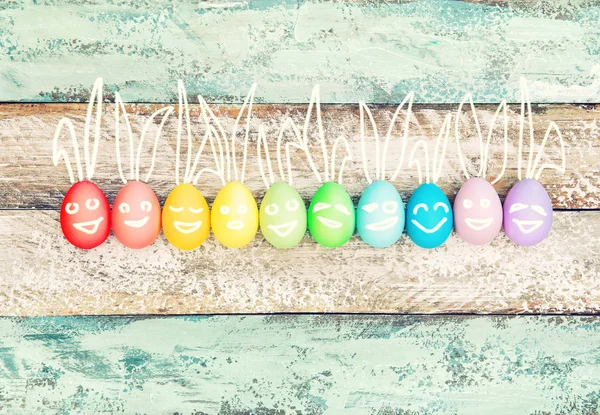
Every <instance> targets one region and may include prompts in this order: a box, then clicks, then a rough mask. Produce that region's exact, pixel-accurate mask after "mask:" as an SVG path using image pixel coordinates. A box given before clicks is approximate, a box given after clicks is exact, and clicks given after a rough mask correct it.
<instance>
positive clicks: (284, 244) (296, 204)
mask: <svg viewBox="0 0 600 415" xmlns="http://www.w3.org/2000/svg"><path fill="white" fill-rule="evenodd" d="M287 125H291V126H293V127H294V131H296V132H297V131H298V130H297V129H296V128H295V125H294V124H293V121H292V120H291V119H290V118H288V119H287V120H286V121H285V123H284V125H283V127H282V128H281V131H280V133H279V138H278V140H277V161H278V163H277V164H278V165H279V175H280V176H281V180H280V181H277V182H276V181H275V177H274V176H275V175H274V173H273V169H272V167H271V158H270V155H269V149H268V147H267V137H266V133H265V128H264V125H262V124H261V126H260V127H259V130H258V140H257V155H258V168H259V171H260V174H261V176H262V179H263V182H264V183H265V186H266V188H267V192H266V193H265V196H264V197H263V200H262V203H261V204H260V220H259V222H260V230H261V232H262V234H263V236H264V237H265V239H266V240H267V241H268V242H269V243H270V244H271V245H273V246H274V247H276V248H280V249H286V248H292V247H294V246H296V245H297V244H298V242H300V241H301V240H302V238H303V237H304V235H305V234H306V206H305V205H304V201H303V200H302V198H301V197H300V194H298V191H297V190H296V189H295V188H294V186H293V178H292V166H291V161H290V147H295V148H296V149H298V150H303V143H302V138H301V137H300V136H299V134H298V135H297V139H298V140H299V141H300V144H299V145H298V144H293V143H289V142H288V143H286V145H285V148H286V156H287V157H286V158H287V168H288V180H287V182H286V181H285V173H284V171H283V163H282V161H281V146H282V136H283V132H284V130H285V128H286V126H287ZM261 147H264V153H265V160H266V164H267V172H268V177H267V174H265V169H264V167H263V162H262V150H261Z"/></svg>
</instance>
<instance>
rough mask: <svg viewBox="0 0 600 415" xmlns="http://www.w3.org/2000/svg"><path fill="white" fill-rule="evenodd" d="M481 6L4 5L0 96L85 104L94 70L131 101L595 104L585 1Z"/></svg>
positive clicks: (67, 1) (29, 0) (598, 49)
mask: <svg viewBox="0 0 600 415" xmlns="http://www.w3.org/2000/svg"><path fill="white" fill-rule="evenodd" d="M484 3H488V4H475V3H471V2H461V1H455V0H422V1H414V2H399V3H397V2H387V1H375V2H373V1H367V0H359V1H347V2H337V1H335V2H334V1H302V0H300V1H286V0H282V1H276V0H249V1H243V2H242V1H238V0H231V1H225V0H223V1H221V2H219V1H216V0H211V1H198V0H183V1H179V0H177V1H175V0H157V1H139V0H123V1H114V0H94V1H87V2H81V1H78V0H52V1H50V0H9V1H3V2H1V3H0V101H60V102H65V101H85V100H87V99H88V96H89V89H90V88H91V85H92V83H93V81H94V79H95V78H96V76H99V75H101V76H103V77H104V78H105V80H106V83H107V88H108V90H109V91H116V90H119V91H120V92H121V95H122V96H123V98H124V99H125V100H126V101H135V102H138V101H151V102H157V101H158V102H162V101H171V102H172V101H174V100H176V81H177V79H178V78H182V79H183V80H184V81H185V84H186V87H187V91H188V92H189V94H190V95H191V96H192V97H193V99H194V101H195V95H197V94H202V95H204V96H205V97H206V98H207V99H208V100H209V101H213V102H229V101H236V102H240V101H241V100H242V98H243V97H244V96H245V95H246V93H247V91H248V89H249V87H250V85H251V84H252V82H258V84H259V86H258V91H257V100H258V101H262V102H269V103H297V102H308V99H309V96H310V91H311V88H312V85H313V84H315V83H320V84H321V85H322V89H321V90H322V98H323V102H332V103H349V102H352V103H356V102H358V100H361V99H362V100H365V101H367V102H377V103H394V102H400V101H401V99H402V98H403V97H404V95H405V94H406V93H407V92H408V91H409V90H414V91H415V93H416V99H417V101H418V102H427V103H449V102H457V101H459V100H460V99H461V98H462V96H463V95H464V93H465V91H467V90H468V91H471V92H472V93H473V95H474V97H475V100H476V101H479V102H499V101H500V100H501V99H503V98H507V99H508V100H509V101H518V95H517V93H518V86H519V85H518V83H519V77H521V76H526V77H527V78H528V79H529V80H530V81H531V82H532V83H531V85H530V90H531V99H532V100H533V101H534V102H600V29H599V27H600V26H599V25H598V22H599V21H600V7H599V6H597V5H596V6H595V7H593V5H594V4H595V3H596V2H587V1H570V2H567V1H565V0H552V1H545V2H543V4H542V5H540V4H541V3H542V2H519V1H508V2H506V1H503V2H494V1H488V2H484ZM496 3H498V4H500V6H499V5H498V4H496ZM512 3H514V6H515V7H506V5H507V4H509V5H512ZM538 3H540V4H538ZM108 99H112V96H111V94H110V93H108Z"/></svg>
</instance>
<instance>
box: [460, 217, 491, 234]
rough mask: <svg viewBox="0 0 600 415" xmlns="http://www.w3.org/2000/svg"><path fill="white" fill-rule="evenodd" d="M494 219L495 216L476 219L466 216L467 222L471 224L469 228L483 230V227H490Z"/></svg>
mask: <svg viewBox="0 0 600 415" xmlns="http://www.w3.org/2000/svg"><path fill="white" fill-rule="evenodd" d="M493 221H494V218H487V219H475V218H466V219H465V223H466V224H467V225H468V226H469V228H471V229H473V230H474V231H481V230H483V229H486V228H489V227H490V226H491V224H492V222H493Z"/></svg>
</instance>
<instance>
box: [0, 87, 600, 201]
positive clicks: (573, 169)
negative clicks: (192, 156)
mask: <svg viewBox="0 0 600 415" xmlns="http://www.w3.org/2000/svg"><path fill="white" fill-rule="evenodd" d="M190 99H193V100H195V98H193V97H190ZM86 107H87V106H86V105H84V104H4V105H0V148H1V149H2V151H0V208H5V209H15V208H19V209H29V208H36V209H58V208H59V207H60V204H61V203H62V199H63V196H64V194H65V193H66V191H67V190H68V189H69V187H70V183H69V179H68V175H67V171H66V168H65V165H64V163H63V162H62V161H61V163H60V164H59V166H56V167H55V166H53V164H52V136H53V135H54V131H55V128H56V124H57V123H58V121H59V119H60V118H61V117H63V116H68V117H70V118H72V119H73V120H74V122H75V127H76V130H77V134H78V137H79V138H80V139H81V138H82V136H83V129H84V120H85V111H86ZM157 108H158V107H157V106H155V105H129V106H128V109H127V110H128V112H129V113H130V115H131V120H132V124H133V126H134V130H135V134H134V135H135V137H136V138H137V137H138V134H139V129H141V127H142V126H143V124H144V123H145V122H146V120H147V118H148V116H149V114H150V113H151V112H152V111H154V110H156V109H157ZM213 108H214V109H215V112H216V114H217V116H218V117H219V119H220V120H221V121H222V123H223V126H224V128H225V130H226V131H227V132H230V131H231V130H232V128H233V123H234V120H235V117H236V116H237V115H238V111H239V107H238V106H213ZM599 109H600V108H599V107H598V106H597V105H588V106H575V105H536V106H534V112H535V114H534V128H535V135H536V149H537V148H538V146H539V143H540V141H541V139H542V136H543V135H544V132H545V131H546V128H547V127H548V125H549V123H550V121H555V122H556V123H557V124H558V125H559V127H560V129H561V131H562V134H563V137H564V139H565V144H566V161H567V171H566V173H565V174H561V173H559V172H556V171H553V170H545V171H544V173H543V174H542V176H541V178H540V181H541V182H542V184H543V185H544V186H545V188H546V189H547V191H548V192H549V195H550V198H551V200H552V203H553V205H554V208H556V209H597V208H600V168H599V164H598V159H599V158H600V140H599V138H600V125H599V123H598V114H599ZM394 110H395V107H391V106H379V107H373V114H374V116H375V119H376V123H377V127H378V131H379V134H380V135H382V136H383V135H385V132H386V131H387V129H388V126H389V124H390V120H391V117H392V114H393V111H394ZM456 110H457V105H444V106H431V105H429V106H417V107H416V108H415V111H414V113H415V116H416V118H415V119H416V122H413V123H412V125H411V128H410V138H409V140H408V142H407V156H406V157H405V159H404V163H403V167H402V170H401V173H400V175H399V176H398V178H397V180H395V181H394V182H393V184H394V185H395V186H396V187H397V188H398V190H399V191H400V192H401V194H402V197H403V199H404V200H405V201H406V200H408V197H409V196H410V195H411V194H412V192H413V191H414V189H415V188H416V187H417V186H418V181H417V175H416V170H415V169H414V168H409V167H408V160H407V159H408V154H409V152H410V150H411V148H412V146H413V144H414V143H415V142H416V140H417V139H420V138H426V139H428V142H429V145H430V147H429V148H430V153H432V150H433V144H434V142H435V138H436V137H437V135H438V132H439V130H440V127H441V124H442V121H443V118H444V116H445V115H446V114H448V113H449V112H453V113H456ZM495 110H496V107H495V106H490V105H487V106H486V105H482V106H478V112H477V114H478V117H479V120H480V123H481V126H482V132H483V135H484V137H485V136H487V132H488V129H489V124H490V122H491V118H492V115H493V113H494V111H495ZM518 111H519V105H511V106H510V111H509V114H510V116H509V118H510V120H509V147H508V163H507V165H508V167H507V171H506V174H505V176H504V177H503V178H502V180H500V181H499V182H498V184H497V185H496V190H497V191H498V193H499V194H500V195H501V197H504V196H505V195H506V193H507V192H508V190H509V189H510V187H511V186H512V185H513V184H514V183H516V181H517V154H518V151H517V148H518V131H519V113H518ZM112 112H113V107H112V105H106V106H105V113H104V118H103V121H104V122H103V128H102V138H101V139H100V144H99V155H98V162H97V167H96V172H95V176H94V181H95V182H96V183H97V184H98V185H99V186H100V187H101V188H102V190H103V191H104V192H105V193H106V195H107V196H108V198H109V201H111V202H112V200H113V199H114V197H115V196H116V194H117V192H118V191H119V190H120V189H121V187H122V182H121V180H120V179H119V174H118V170H117V165H116V161H115V139H114V134H115V133H114V132H115V126H114V116H113V113H112ZM288 116H289V117H292V118H293V119H294V120H295V121H296V122H297V124H298V126H300V128H302V126H303V124H304V118H305V116H306V105H256V106H255V107H254V111H253V118H252V124H251V130H250V140H251V143H250V146H249V156H248V168H247V172H246V184H247V185H248V187H249V188H250V190H251V191H252V192H253V194H254V195H255V197H256V198H257V199H258V200H260V199H261V198H262V195H263V194H264V191H265V187H264V184H263V181H262V179H261V176H260V174H259V171H258V168H257V165H258V160H257V153H256V137H257V131H258V126H259V124H260V123H261V122H263V123H265V124H266V129H267V138H268V142H269V148H270V150H271V156H272V159H273V163H274V165H276V163H275V161H274V160H275V144H276V139H277V134H278V131H279V129H280V128H281V126H282V124H283V123H284V120H285V118H286V117H288ZM192 120H193V122H192V134H193V139H194V143H193V146H194V147H193V148H194V151H196V150H197V148H198V146H199V142H200V140H201V138H202V136H203V131H204V125H203V123H201V122H200V120H199V112H198V107H197V106H192ZM460 120H461V129H460V131H461V136H462V138H461V143H462V144H461V148H462V151H463V153H464V154H465V159H466V163H467V167H468V168H469V171H470V174H474V173H476V171H477V170H478V168H479V162H480V160H479V145H478V141H477V139H476V135H475V127H474V126H475V124H474V120H473V117H472V115H471V114H470V113H469V112H467V111H463V112H462V113H461V114H460ZM403 121H404V118H403V117H400V118H399V119H398V121H397V122H396V124H395V129H394V130H393V131H394V134H393V137H392V140H391V144H390V151H389V152H388V155H387V172H388V177H389V175H390V174H391V173H392V171H393V170H394V169H395V168H396V166H397V165H398V163H399V159H400V153H401V134H402V131H401V126H402V123H403ZM323 122H324V128H325V136H326V138H327V140H328V142H329V145H328V147H329V149H330V150H331V144H332V143H333V141H334V139H335V138H337V137H338V136H340V135H343V136H345V137H347V138H348V140H349V142H350V147H351V150H352V153H353V155H354V158H353V161H352V162H350V163H348V164H347V166H346V169H345V173H344V186H345V187H346V189H347V190H348V191H349V193H350V194H351V196H352V197H353V198H355V199H357V198H358V197H359V196H360V195H361V194H362V192H363V190H364V189H365V188H366V186H367V181H366V179H365V177H364V173H363V165H362V160H361V151H360V132H359V131H360V128H359V126H360V122H359V114H358V106H357V105H345V106H323ZM310 125H311V130H310V131H313V127H314V123H311V124H310ZM153 128H154V129H156V128H157V127H156V126H154V127H153ZM150 131H151V132H153V131H155V130H152V129H151V130H150ZM501 131H502V126H501V124H500V123H498V124H496V127H495V128H494V130H493V133H494V134H493V139H492V145H491V146H490V161H489V163H488V167H489V175H488V178H494V177H495V176H496V175H497V174H498V173H499V172H500V169H501V165H502V157H503V150H502V141H501V135H500V134H501ZM125 134H126V133H125V131H124V130H123V131H122V136H123V137H125ZM176 136H177V117H176V116H175V115H173V116H171V118H170V119H169V121H167V123H166V125H165V128H164V130H163V135H162V138H161V141H160V142H159V148H158V150H157V156H156V167H155V169H154V173H153V175H152V178H151V179H150V185H151V187H152V188H153V190H154V191H155V192H156V194H157V195H158V197H159V199H160V200H161V201H164V199H165V198H166V197H167V195H168V194H169V192H170V191H171V190H172V189H173V187H174V185H175V158H176ZM286 137H287V138H289V137H291V136H290V135H286ZM61 143H62V145H63V146H64V147H65V148H67V150H69V149H70V148H71V147H70V141H68V138H67V137H66V135H65V137H64V139H63V140H62V142H61ZM147 144H148V145H147V148H146V149H145V151H143V152H142V158H141V160H142V163H141V165H142V172H144V171H145V169H147V168H148V166H149V164H150V159H151V152H150V148H151V143H150V141H148V142H147ZM309 144H310V148H311V153H312V155H313V157H314V159H315V161H316V163H317V166H318V167H319V170H320V171H321V172H322V171H323V157H322V154H321V152H320V148H319V145H318V142H317V141H316V135H314V134H312V133H311V137H310V142H309ZM374 148H375V146H374V138H373V132H372V130H371V129H370V128H367V162H368V169H369V171H370V172H371V174H373V173H374V171H375V156H374V155H375V151H374ZM559 148H560V147H559V144H558V140H557V139H556V137H555V136H551V137H550V140H549V141H548V143H547V145H546V149H545V156H544V157H543V158H542V163H543V162H546V161H547V162H554V163H557V162H560V159H559ZM207 149H208V147H207ZM528 150H529V148H528V146H526V148H525V152H524V157H523V159H524V160H525V161H526V158H527V155H528ZM121 151H122V153H123V154H124V156H126V155H127V154H128V151H127V149H126V147H125V146H122V147H121ZM71 153H72V151H71ZM181 153H182V157H184V156H185V154H186V147H185V146H184V147H182V151H181ZM236 154H237V160H238V164H241V162H240V160H241V156H242V152H241V146H238V147H237V148H236ZM341 154H343V148H342V153H341ZM71 159H73V155H72V154H71ZM340 159H341V157H340V156H338V161H339V160H340ZM124 160H125V165H124V167H125V169H126V171H128V170H127V169H128V168H129V163H128V158H125V159H124ZM200 165H201V166H202V167H208V166H211V167H212V166H213V164H212V158H211V155H210V153H209V152H208V151H207V152H205V154H203V155H202V158H201V159H200ZM292 165H293V168H294V185H295V187H296V188H297V189H298V191H299V192H300V194H301V195H302V197H303V198H304V199H305V200H306V201H308V200H309V199H310V198H311V197H312V195H313V194H314V192H315V191H316V190H317V188H318V187H319V182H318V181H317V179H316V178H315V175H314V174H313V173H312V172H311V170H310V169H309V168H308V167H307V162H306V158H305V156H304V155H303V154H302V153H301V152H297V151H296V152H293V153H292ZM337 166H339V162H338V163H337ZM464 181H465V177H464V175H463V173H462V169H461V167H460V165H459V159H458V153H457V147H456V144H455V137H454V129H452V135H451V137H450V144H449V145H448V150H447V156H446V162H445V164H444V167H443V169H442V174H441V178H440V180H439V182H438V185H440V187H441V188H442V189H443V190H444V191H445V193H446V194H447V195H449V197H450V198H451V200H452V199H453V197H454V195H455V194H456V192H457V191H458V189H459V188H460V186H461V185H462V183H464ZM198 187H199V188H200V190H201V191H202V193H203V194H204V195H205V197H206V198H207V199H208V200H213V199H214V197H215V196H216V194H217V192H218V190H219V189H220V188H221V183H220V181H219V180H218V179H217V178H216V176H210V175H207V176H203V178H202V180H201V182H200V183H199V185H198Z"/></svg>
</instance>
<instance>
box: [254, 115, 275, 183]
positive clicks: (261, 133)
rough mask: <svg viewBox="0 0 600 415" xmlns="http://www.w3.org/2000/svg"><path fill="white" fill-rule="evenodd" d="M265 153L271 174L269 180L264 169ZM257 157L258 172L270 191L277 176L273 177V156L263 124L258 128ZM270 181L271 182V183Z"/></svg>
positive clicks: (268, 170)
mask: <svg viewBox="0 0 600 415" xmlns="http://www.w3.org/2000/svg"><path fill="white" fill-rule="evenodd" d="M263 147H264V153H265V160H266V161H267V172H268V174H269V178H267V175H266V174H265V169H264V167H263V160H262V159H263V154H262V153H263V150H262V148H263ZM256 155H257V157H258V171H259V172H260V175H261V177H262V179H263V182H264V183H265V187H266V188H267V189H269V187H271V184H272V183H275V176H274V175H273V167H272V166H271V156H270V154H269V144H268V143H267V133H266V132H265V125H264V124H263V123H261V124H260V125H259V126H258V139H257V140H256ZM269 180H270V181H269Z"/></svg>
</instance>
